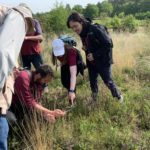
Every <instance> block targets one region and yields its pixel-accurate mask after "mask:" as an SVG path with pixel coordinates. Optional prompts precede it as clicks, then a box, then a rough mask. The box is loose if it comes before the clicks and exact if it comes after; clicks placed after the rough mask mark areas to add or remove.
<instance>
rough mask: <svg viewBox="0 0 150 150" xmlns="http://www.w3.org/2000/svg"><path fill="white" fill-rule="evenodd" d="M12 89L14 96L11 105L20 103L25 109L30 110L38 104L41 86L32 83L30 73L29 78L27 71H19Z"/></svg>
mask: <svg viewBox="0 0 150 150" xmlns="http://www.w3.org/2000/svg"><path fill="white" fill-rule="evenodd" d="M14 89H15V94H14V95H13V99H12V104H16V103H18V102H19V101H20V102H21V103H23V104H24V105H25V106H26V107H27V108H32V107H33V106H34V105H35V104H36V103H38V99H39V98H41V95H42V91H43V88H42V86H41V85H37V84H35V83H34V82H33V81H32V73H31V76H30V74H29V72H27V71H21V72H20V74H19V75H18V76H17V78H16V79H15V84H14Z"/></svg>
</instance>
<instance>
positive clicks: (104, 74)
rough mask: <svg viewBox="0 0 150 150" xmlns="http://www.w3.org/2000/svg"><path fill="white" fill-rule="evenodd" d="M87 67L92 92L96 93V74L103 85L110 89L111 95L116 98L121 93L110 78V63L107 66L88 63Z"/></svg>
mask: <svg viewBox="0 0 150 150" xmlns="http://www.w3.org/2000/svg"><path fill="white" fill-rule="evenodd" d="M87 67H88V71H89V80H90V86H91V90H92V92H93V93H98V81H97V78H98V75H100V76H101V78H102V80H103V81H104V83H105V85H106V86H107V87H108V88H109V90H110V91H111V94H112V96H113V97H116V98H118V99H119V98H120V95H121V93H120V92H119V90H118V89H117V86H116V85H115V83H114V81H113V79H112V74H111V65H110V66H108V67H102V66H95V65H93V64H88V65H87Z"/></svg>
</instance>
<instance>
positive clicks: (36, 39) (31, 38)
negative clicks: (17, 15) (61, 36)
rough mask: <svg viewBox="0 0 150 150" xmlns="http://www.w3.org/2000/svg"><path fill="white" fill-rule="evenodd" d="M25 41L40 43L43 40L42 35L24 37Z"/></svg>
mask: <svg viewBox="0 0 150 150" xmlns="http://www.w3.org/2000/svg"><path fill="white" fill-rule="evenodd" d="M25 40H31V41H42V40H43V36H42V35H35V36H25Z"/></svg>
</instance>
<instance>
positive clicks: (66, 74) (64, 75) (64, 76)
mask: <svg viewBox="0 0 150 150" xmlns="http://www.w3.org/2000/svg"><path fill="white" fill-rule="evenodd" d="M78 73H79V71H78V70H77V75H78ZM70 77H71V76H70V69H69V65H63V66H61V83H62V85H63V87H65V88H66V89H67V90H68V91H69V90H70Z"/></svg>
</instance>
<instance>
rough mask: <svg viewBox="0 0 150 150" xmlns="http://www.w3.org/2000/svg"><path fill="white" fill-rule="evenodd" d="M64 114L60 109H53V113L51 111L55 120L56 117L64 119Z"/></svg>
mask: <svg viewBox="0 0 150 150" xmlns="http://www.w3.org/2000/svg"><path fill="white" fill-rule="evenodd" d="M65 114H66V112H65V111H62V110H60V109H55V110H54V111H52V115H54V116H55V117H56V118H58V117H64V116H65Z"/></svg>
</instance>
